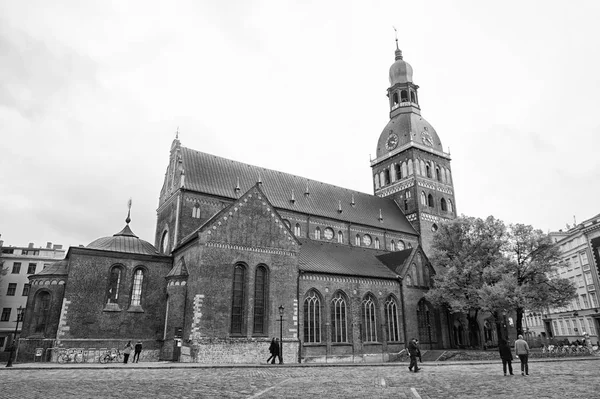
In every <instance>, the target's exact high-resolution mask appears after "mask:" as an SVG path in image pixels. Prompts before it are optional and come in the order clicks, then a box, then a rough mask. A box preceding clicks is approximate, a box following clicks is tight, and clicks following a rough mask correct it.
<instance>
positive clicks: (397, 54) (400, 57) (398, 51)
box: [392, 26, 402, 61]
mask: <svg viewBox="0 0 600 399" xmlns="http://www.w3.org/2000/svg"><path fill="white" fill-rule="evenodd" d="M392 28H394V36H396V61H398V60H401V59H402V50H400V47H398V30H396V27H395V26H392Z"/></svg>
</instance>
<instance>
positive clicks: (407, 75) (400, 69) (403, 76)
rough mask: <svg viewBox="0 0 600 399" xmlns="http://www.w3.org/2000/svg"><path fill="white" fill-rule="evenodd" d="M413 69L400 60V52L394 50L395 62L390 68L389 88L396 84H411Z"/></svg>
mask: <svg viewBox="0 0 600 399" xmlns="http://www.w3.org/2000/svg"><path fill="white" fill-rule="evenodd" d="M412 81H413V69H412V67H411V66H410V64H409V63H408V62H406V61H404V60H403V59H402V50H400V49H396V62H394V63H393V64H392V66H391V67H390V87H392V86H394V85H395V84H398V83H409V82H410V83H412Z"/></svg>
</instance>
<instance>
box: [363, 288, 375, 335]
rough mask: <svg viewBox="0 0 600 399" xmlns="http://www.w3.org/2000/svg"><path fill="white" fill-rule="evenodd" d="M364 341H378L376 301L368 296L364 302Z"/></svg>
mask: <svg viewBox="0 0 600 399" xmlns="http://www.w3.org/2000/svg"><path fill="white" fill-rule="evenodd" d="M362 322H363V342H377V319H376V310H375V302H374V301H373V297H371V296H368V297H366V298H365V299H364V300H363V302H362Z"/></svg>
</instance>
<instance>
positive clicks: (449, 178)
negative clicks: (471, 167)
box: [446, 169, 452, 184]
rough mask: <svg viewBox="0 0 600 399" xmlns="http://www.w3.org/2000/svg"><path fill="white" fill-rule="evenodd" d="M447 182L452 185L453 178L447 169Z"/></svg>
mask: <svg viewBox="0 0 600 399" xmlns="http://www.w3.org/2000/svg"><path fill="white" fill-rule="evenodd" d="M446 180H447V181H448V184H452V176H451V175H450V169H446Z"/></svg>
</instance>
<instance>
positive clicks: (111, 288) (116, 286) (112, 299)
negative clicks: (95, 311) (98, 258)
mask: <svg viewBox="0 0 600 399" xmlns="http://www.w3.org/2000/svg"><path fill="white" fill-rule="evenodd" d="M122 280H123V268H122V267H121V266H113V267H112V268H111V269H110V274H109V277H108V288H107V290H106V304H107V305H111V307H113V308H115V307H116V308H118V303H119V298H120V297H121V290H122Z"/></svg>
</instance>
